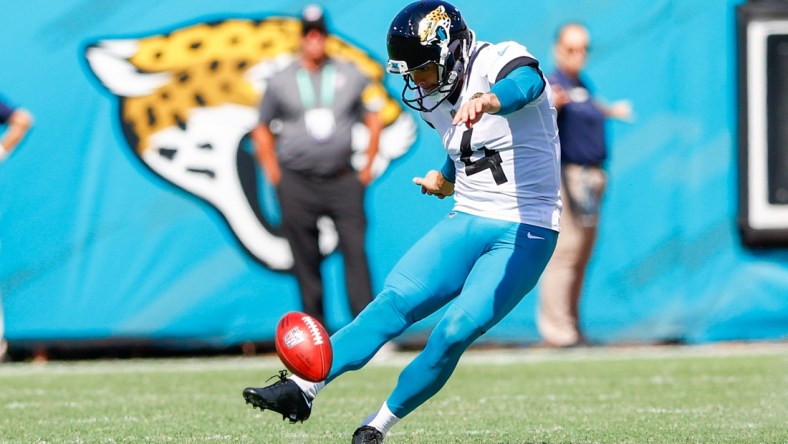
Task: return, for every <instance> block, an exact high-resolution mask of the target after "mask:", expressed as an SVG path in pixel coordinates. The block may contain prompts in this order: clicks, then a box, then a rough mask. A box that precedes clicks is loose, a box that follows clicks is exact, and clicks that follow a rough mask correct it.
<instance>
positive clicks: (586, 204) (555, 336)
mask: <svg viewBox="0 0 788 444" xmlns="http://www.w3.org/2000/svg"><path fill="white" fill-rule="evenodd" d="M606 181H607V179H606V175H605V172H604V171H603V170H602V169H601V168H599V167H587V166H582V165H574V164H565V165H562V174H561V199H562V200H563V203H564V208H563V213H562V214H561V234H560V235H559V236H558V245H557V246H556V248H555V252H554V253H553V257H552V258H551V259H550V262H549V263H548V264H547V268H546V269H545V272H544V274H543V275H542V283H541V288H540V291H539V309H538V313H537V319H536V320H537V326H538V328H539V333H540V334H541V335H542V339H544V341H545V342H546V343H547V344H548V345H551V346H556V347H568V346H572V345H577V344H581V343H583V342H584V341H585V338H584V337H583V333H582V332H581V330H580V326H579V319H580V316H579V310H578V306H579V303H580V292H581V290H582V288H583V280H584V278H585V272H586V266H587V265H588V261H589V259H590V258H591V251H592V250H593V247H594V241H595V240H596V233H597V225H598V221H599V204H600V202H601V200H602V194H603V193H604V190H605V185H606Z"/></svg>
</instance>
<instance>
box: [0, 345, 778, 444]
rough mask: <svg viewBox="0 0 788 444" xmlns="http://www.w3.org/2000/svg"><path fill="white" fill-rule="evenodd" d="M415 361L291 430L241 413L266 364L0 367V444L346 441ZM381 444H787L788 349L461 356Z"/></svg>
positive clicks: (397, 361) (343, 392)
mask: <svg viewBox="0 0 788 444" xmlns="http://www.w3.org/2000/svg"><path fill="white" fill-rule="evenodd" d="M412 357H413V354H411V353H398V354H397V355H396V356H394V357H393V358H390V359H388V360H386V361H382V362H378V361H376V362H373V363H372V364H370V365H369V366H367V367H366V368H365V369H363V370H362V371H360V372H355V373H350V374H347V375H345V376H343V377H342V378H340V379H338V380H336V381H335V382H334V383H333V384H332V385H330V386H328V387H327V388H326V389H325V390H324V391H323V392H322V393H321V395H320V397H319V398H318V399H317V401H316V402H315V404H314V409H313V411H312V418H311V419H310V420H308V421H307V422H305V423H303V424H301V423H299V424H296V425H291V424H289V423H288V422H286V421H282V418H281V416H278V415H276V414H274V413H271V412H265V413H261V412H260V411H259V410H254V409H252V408H250V407H249V406H247V405H246V404H244V402H243V399H242V397H241V390H242V389H243V388H244V387H245V386H247V385H261V384H263V382H264V380H265V378H267V377H268V376H270V375H273V374H274V373H276V370H278V369H279V368H280V365H279V364H278V361H277V360H276V358H275V357H271V356H268V357H254V358H240V357H238V358H226V357H225V358H206V359H202V358H201V359H167V360H160V359H159V360H123V361H84V362H50V363H48V364H45V365H37V364H27V363H11V364H0V442H3V443H5V442H9V443H17V442H18V443H43V442H47V443H199V442H243V443H247V442H248V443H253V442H254V443H265V444H277V443H320V444H331V443H349V442H350V436H351V434H352V433H353V430H354V429H355V428H356V427H357V426H358V423H359V421H360V420H361V419H363V418H364V417H365V416H366V415H367V414H369V413H370V412H371V411H372V410H374V409H376V408H377V407H378V406H379V405H380V404H381V402H382V401H383V400H384V399H385V397H386V395H387V394H388V392H389V390H390V389H391V388H392V386H393V384H394V382H395V381H396V377H397V374H398V371H399V370H400V369H401V368H402V366H404V365H405V364H406V363H407V361H408V360H409V359H410V358H412ZM386 442H387V443H390V444H397V443H788V345H786V344H750V345H730V344H728V345H714V346H703V347H624V348H588V349H574V350H557V351H553V350H545V349H504V350H474V351H470V352H468V353H467V354H466V355H465V356H464V357H463V360H462V361H461V363H460V366H459V368H458V369H457V371H456V372H455V374H454V376H453V378H452V379H451V380H450V381H449V383H448V384H447V385H446V387H445V388H444V390H443V391H441V392H440V393H439V394H438V395H437V396H436V397H434V398H433V399H431V400H430V401H429V402H428V403H427V404H425V405H424V406H422V408H421V409H419V410H417V411H415V412H414V413H413V414H411V415H410V416H409V417H407V418H406V419H405V420H403V421H402V422H400V423H399V424H398V425H397V426H396V427H395V428H394V429H393V430H392V432H391V433H390V434H389V436H388V437H387V439H386Z"/></svg>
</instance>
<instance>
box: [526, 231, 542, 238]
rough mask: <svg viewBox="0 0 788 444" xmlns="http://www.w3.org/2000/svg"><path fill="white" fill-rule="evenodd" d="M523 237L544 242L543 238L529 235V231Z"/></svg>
mask: <svg viewBox="0 0 788 444" xmlns="http://www.w3.org/2000/svg"><path fill="white" fill-rule="evenodd" d="M525 237H527V238H528V239H541V240H544V238H543V237H540V236H536V235H534V234H531V232H530V231H529V232H528V233H527V234H526V235H525Z"/></svg>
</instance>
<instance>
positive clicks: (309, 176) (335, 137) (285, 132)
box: [252, 5, 382, 325]
mask: <svg viewBox="0 0 788 444" xmlns="http://www.w3.org/2000/svg"><path fill="white" fill-rule="evenodd" d="M301 23H302V42H301V56H300V58H299V59H298V60H296V61H295V62H293V63H292V64H291V65H290V66H288V67H286V68H285V69H284V70H282V71H281V72H279V73H278V74H277V75H276V76H274V77H273V78H272V79H271V81H270V82H269V84H268V88H267V90H266V93H265V95H264V96H263V98H262V101H261V103H260V123H259V125H258V126H257V127H256V128H255V129H254V130H253V132H252V138H253V139H254V141H255V143H256V146H257V157H258V160H259V162H260V164H261V165H262V167H263V169H264V170H265V173H266V175H267V176H268V179H269V180H270V181H271V184H272V185H273V186H274V187H275V188H276V191H277V196H278V198H279V205H280V208H281V214H282V229H283V231H284V235H285V237H286V238H287V240H288V242H289V243H290V246H291V248H292V250H293V258H294V268H293V271H294V272H295V275H296V278H297V280H298V284H299V287H300V292H301V298H302V301H303V309H304V312H306V313H308V314H310V315H312V316H313V317H314V318H316V319H317V320H319V321H320V322H321V323H322V324H323V325H326V323H325V315H324V313H325V309H324V303H323V293H324V288H323V280H322V277H321V274H320V265H321V262H322V260H323V257H322V254H321V252H320V248H319V245H318V225H317V221H318V219H319V218H320V217H321V216H329V217H330V218H331V219H332V220H333V222H334V225H335V226H336V230H337V234H338V235H339V250H340V251H341V252H342V256H343V258H344V263H345V286H346V289H347V294H348V299H349V302H350V309H351V312H352V314H353V316H354V317H355V316H356V315H358V314H359V313H360V312H361V310H362V309H363V308H364V307H365V306H366V305H367V304H368V303H369V302H370V301H371V300H372V288H371V282H370V281H371V280H370V272H369V266H368V263H367V255H366V246H365V241H366V231H367V220H366V215H365V213H364V189H365V187H366V186H367V185H369V183H370V182H371V181H372V163H373V160H374V159H375V155H376V154H377V151H378V142H379V139H380V132H381V130H382V123H381V121H380V118H379V116H378V114H377V110H371V109H366V108H364V105H363V102H362V97H361V96H362V92H363V91H364V89H365V88H366V86H367V84H368V83H369V81H370V80H369V79H368V78H367V77H365V76H364V75H363V74H362V73H361V72H360V71H359V70H358V69H356V68H355V66H354V65H352V64H350V63H345V62H340V61H338V60H333V59H331V58H329V57H328V56H327V55H326V38H327V36H328V29H327V27H326V21H325V17H324V15H323V10H322V9H321V8H320V6H317V5H310V6H307V7H306V8H305V9H304V11H303V16H302V19H301ZM359 120H363V121H364V123H365V124H366V126H367V128H368V129H369V133H370V140H369V147H368V150H367V156H368V161H367V163H366V166H365V167H364V168H363V169H362V170H361V171H359V172H358V174H356V172H355V170H354V169H353V167H352V166H351V164H350V162H351V155H352V146H351V129H352V127H353V124H354V123H355V122H357V121H359ZM272 127H274V128H276V127H278V128H276V132H275V133H274V132H273V131H272Z"/></svg>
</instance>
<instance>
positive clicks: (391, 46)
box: [386, 0, 473, 112]
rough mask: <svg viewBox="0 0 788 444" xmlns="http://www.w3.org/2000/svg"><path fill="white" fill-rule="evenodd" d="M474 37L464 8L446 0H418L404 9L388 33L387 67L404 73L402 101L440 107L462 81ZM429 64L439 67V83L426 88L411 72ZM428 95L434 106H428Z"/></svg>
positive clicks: (422, 107) (419, 106) (415, 105)
mask: <svg viewBox="0 0 788 444" xmlns="http://www.w3.org/2000/svg"><path fill="white" fill-rule="evenodd" d="M472 40H473V33H472V32H471V31H470V30H469V29H468V27H467V26H466V25H465V21H464V20H463V19H462V16H461V15H460V10H459V9H457V7H455V6H454V5H452V4H450V3H447V2H445V1H443V0H421V1H417V2H414V3H411V4H409V5H408V6H406V7H405V8H404V9H403V10H402V11H400V13H399V14H397V16H396V17H394V21H392V22H391V26H390V27H389V32H388V35H387V36H386V46H387V48H388V53H389V61H388V64H387V67H386V69H387V70H388V72H390V73H392V74H401V75H402V76H403V78H404V80H405V87H404V88H403V89H402V101H403V102H404V103H405V104H406V105H408V106H409V107H411V108H413V109H415V110H417V111H425V112H429V111H432V110H434V109H435V108H437V107H438V105H440V104H441V103H442V102H443V101H444V100H446V98H447V97H449V96H450V95H451V94H452V93H453V92H454V91H455V90H456V89H457V86H458V85H459V84H460V80H461V79H462V76H463V74H464V73H465V64H466V62H467V60H468V52H469V51H470V46H471V43H472ZM429 63H435V64H436V65H437V67H438V86H437V87H436V88H435V89H433V90H432V91H424V90H422V89H421V88H419V87H418V86H417V85H416V84H415V83H414V82H413V78H412V76H411V74H410V73H411V72H413V70H415V69H418V68H422V67H424V66H425V65H427V64H429ZM408 91H411V92H412V97H410V98H408V97H406V94H407V92H408ZM427 97H429V98H430V99H432V101H433V102H434V103H435V105H434V106H432V107H430V108H427V107H426V106H425V105H424V99H425V98H427Z"/></svg>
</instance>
